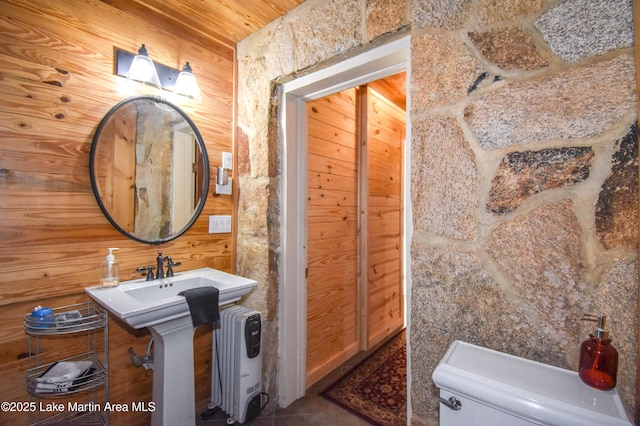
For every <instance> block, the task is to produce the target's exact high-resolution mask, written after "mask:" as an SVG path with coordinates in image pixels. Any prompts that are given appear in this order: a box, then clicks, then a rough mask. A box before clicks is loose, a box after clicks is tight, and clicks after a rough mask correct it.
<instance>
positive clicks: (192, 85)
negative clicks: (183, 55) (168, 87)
mask: <svg viewBox="0 0 640 426" xmlns="http://www.w3.org/2000/svg"><path fill="white" fill-rule="evenodd" d="M173 91H174V93H177V94H179V95H183V96H187V97H189V98H192V99H200V88H199V87H198V82H197V81H196V77H195V76H194V75H193V72H192V70H191V66H190V65H189V62H187V63H186V64H185V66H184V68H182V71H180V74H178V78H177V79H176V85H175V86H174V87H173Z"/></svg>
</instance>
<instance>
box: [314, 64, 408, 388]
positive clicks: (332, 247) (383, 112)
mask: <svg viewBox="0 0 640 426" xmlns="http://www.w3.org/2000/svg"><path fill="white" fill-rule="evenodd" d="M405 77H406V73H405V72H402V73H400V74H396V75H393V76H390V77H386V78H384V79H382V80H377V81H375V82H371V83H368V84H365V85H361V86H359V87H354V88H350V89H346V90H343V91H341V92H338V93H334V94H331V95H328V96H325V97H323V98H320V99H316V100H312V101H309V102H307V115H306V122H307V133H306V136H307V137H306V139H307V179H306V180H307V262H308V263H307V271H306V277H307V280H306V286H307V333H306V334H307V340H306V351H307V354H306V364H307V371H306V375H307V378H306V387H307V388H309V387H311V386H312V385H313V384H315V383H316V382H317V381H319V380H320V379H322V378H323V377H325V376H326V375H327V374H329V373H330V372H332V371H333V370H334V369H336V368H337V367H339V366H340V365H342V364H343V363H344V362H346V361H347V360H349V359H350V358H351V357H353V356H354V355H355V354H356V353H358V352H359V351H368V350H370V349H371V348H373V347H374V346H376V345H377V344H378V343H381V342H382V341H385V340H387V339H388V338H389V337H391V336H393V335H395V333H396V332H397V331H398V330H400V329H401V328H402V327H403V326H404V315H403V313H404V286H403V280H402V275H403V274H402V264H403V262H402V259H403V245H402V235H403V226H402V225H403V223H402V222H403V220H402V217H403V214H402V210H403V205H404V203H403V190H402V189H403V188H402V171H403V155H402V153H403V146H404V139H405V129H406V111H405V109H406V105H405V104H406V101H405V98H406V96H405V87H406V80H405ZM376 89H377V90H376ZM385 93H386V95H385Z"/></svg>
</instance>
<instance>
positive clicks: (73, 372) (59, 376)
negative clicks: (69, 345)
mask: <svg viewBox="0 0 640 426" xmlns="http://www.w3.org/2000/svg"><path fill="white" fill-rule="evenodd" d="M92 365H93V363H92V362H91V361H60V362H56V363H55V364H54V365H52V366H51V367H50V368H49V369H48V370H47V371H45V372H44V374H43V375H42V376H40V377H37V378H36V382H37V383H38V384H40V383H53V384H55V383H62V382H67V384H71V383H72V382H73V380H75V379H77V378H78V377H79V376H80V375H81V374H82V373H84V372H85V371H86V370H87V369H88V368H91V366H92Z"/></svg>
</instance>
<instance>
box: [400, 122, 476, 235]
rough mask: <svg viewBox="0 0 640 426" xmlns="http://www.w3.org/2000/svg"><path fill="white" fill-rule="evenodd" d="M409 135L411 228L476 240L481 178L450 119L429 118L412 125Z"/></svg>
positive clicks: (473, 158)
mask: <svg viewBox="0 0 640 426" xmlns="http://www.w3.org/2000/svg"><path fill="white" fill-rule="evenodd" d="M412 132H413V135H412V139H413V144H414V148H413V154H412V157H413V158H412V164H411V199H412V204H413V219H414V227H415V228H416V229H421V230H426V231H427V232H429V233H433V234H437V235H442V236H445V237H448V238H454V239H459V240H472V239H474V238H475V235H476V230H475V216H474V215H475V211H476V209H477V206H478V195H477V187H478V184H479V176H478V171H477V168H476V164H475V156H474V153H473V151H472V150H471V148H469V145H468V144H467V142H466V140H465V139H464V135H463V134H462V130H461V129H460V126H459V125H458V123H457V121H456V120H455V119H453V118H446V117H444V118H428V119H425V120H422V121H418V122H416V123H414V125H413V130H412ZM443 176H455V179H443V178H442V177H443Z"/></svg>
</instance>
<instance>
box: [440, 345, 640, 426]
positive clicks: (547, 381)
mask: <svg viewBox="0 0 640 426" xmlns="http://www.w3.org/2000/svg"><path fill="white" fill-rule="evenodd" d="M433 381H434V382H435V384H436V385H437V386H438V388H440V400H441V401H443V402H442V403H441V404H440V426H486V425H491V426H520V425H522V426H528V425H557V426H570V425H575V426H585V425H589V426H591V425H602V426H613V425H633V422H632V421H631V419H630V417H629V415H628V413H627V411H626V410H625V407H624V405H623V404H622V400H621V399H620V395H619V394H618V390H617V389H616V388H614V389H613V390H609V391H601V390H597V389H593V388H591V387H589V386H587V385H586V384H584V383H583V382H582V381H581V380H580V378H579V377H578V373H577V372H575V371H570V370H565V369H563V368H558V367H554V366H551V365H546V364H542V363H539V362H535V361H531V360H528V359H524V358H519V357H516V356H513V355H509V354H505V353H502V352H497V351H493V350H491V349H487V348H483V347H480V346H475V345H471V344H469V343H465V342H461V341H458V340H457V341H455V342H453V343H452V344H451V346H450V347H449V350H448V351H447V353H446V354H445V355H444V357H443V358H442V360H441V361H440V364H438V367H437V368H436V369H435V371H434V372H433ZM450 406H451V407H450ZM456 408H457V409H456Z"/></svg>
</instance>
